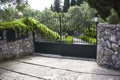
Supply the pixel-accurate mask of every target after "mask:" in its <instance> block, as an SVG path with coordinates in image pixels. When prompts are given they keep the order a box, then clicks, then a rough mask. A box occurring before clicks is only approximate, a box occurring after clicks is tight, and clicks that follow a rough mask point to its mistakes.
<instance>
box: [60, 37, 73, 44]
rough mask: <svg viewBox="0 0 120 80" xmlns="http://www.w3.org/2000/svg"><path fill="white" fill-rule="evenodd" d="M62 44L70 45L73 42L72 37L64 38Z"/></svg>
mask: <svg viewBox="0 0 120 80" xmlns="http://www.w3.org/2000/svg"><path fill="white" fill-rule="evenodd" d="M62 40H63V41H64V43H67V44H71V43H72V42H73V36H66V37H65V38H63V39H62Z"/></svg>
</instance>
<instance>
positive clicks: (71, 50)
mask: <svg viewBox="0 0 120 80" xmlns="http://www.w3.org/2000/svg"><path fill="white" fill-rule="evenodd" d="M35 52H38V53H39V52H40V53H44V54H58V55H62V56H74V57H83V58H94V59H95V58H96V45H78V44H61V43H46V42H35Z"/></svg>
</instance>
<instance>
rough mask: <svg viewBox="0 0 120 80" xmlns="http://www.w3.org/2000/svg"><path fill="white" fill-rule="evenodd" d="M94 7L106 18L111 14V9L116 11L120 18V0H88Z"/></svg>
mask: <svg viewBox="0 0 120 80" xmlns="http://www.w3.org/2000/svg"><path fill="white" fill-rule="evenodd" d="M87 2H88V3H89V5H90V6H91V7H92V8H95V9H96V10H97V11H98V14H99V15H100V16H101V18H103V19H104V20H106V18H107V17H108V16H109V15H111V9H113V10H114V11H116V13H117V14H118V16H119V18H120V6H119V3H120V0H104V1H103V0H87Z"/></svg>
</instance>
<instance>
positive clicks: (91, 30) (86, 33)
mask: <svg viewBox="0 0 120 80" xmlns="http://www.w3.org/2000/svg"><path fill="white" fill-rule="evenodd" d="M84 35H86V36H89V37H91V38H96V30H95V28H90V31H89V30H88V28H85V29H84Z"/></svg>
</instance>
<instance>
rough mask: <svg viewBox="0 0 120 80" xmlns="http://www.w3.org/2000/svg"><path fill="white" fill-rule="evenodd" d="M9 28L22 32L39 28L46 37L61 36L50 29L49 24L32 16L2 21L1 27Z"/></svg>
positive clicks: (54, 37)
mask: <svg viewBox="0 0 120 80" xmlns="http://www.w3.org/2000/svg"><path fill="white" fill-rule="evenodd" d="M7 28H12V29H14V30H19V31H21V32H24V31H26V30H28V31H33V30H38V31H39V32H40V34H41V35H42V36H43V37H45V38H49V39H59V38H60V36H59V34H58V33H56V32H54V31H52V30H50V29H49V28H48V27H47V26H45V25H43V24H41V23H39V22H38V21H36V20H35V19H33V18H31V17H26V18H23V19H19V20H16V21H11V22H2V23H0V29H7Z"/></svg>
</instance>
